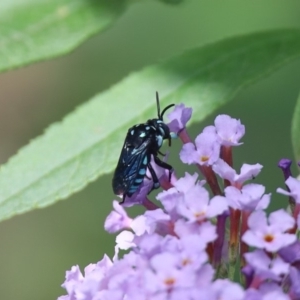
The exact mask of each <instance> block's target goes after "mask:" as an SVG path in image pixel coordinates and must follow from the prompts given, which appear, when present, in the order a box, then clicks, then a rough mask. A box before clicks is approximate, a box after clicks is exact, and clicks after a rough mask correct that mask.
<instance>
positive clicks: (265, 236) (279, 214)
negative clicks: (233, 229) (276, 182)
mask: <svg viewBox="0 0 300 300" xmlns="http://www.w3.org/2000/svg"><path fill="white" fill-rule="evenodd" d="M294 223H295V221H294V219H293V218H292V217H291V216H290V215H289V214H288V213H287V212H285V211H284V210H283V209H280V210H277V211H275V212H273V213H271V214H270V216H269V224H268V222H267V217H266V213H265V212H264V211H255V212H253V213H252V214H251V215H250V217H249V219H248V226H249V230H247V231H246V232H245V234H244V235H243V237H242V240H243V241H244V242H245V243H246V244H248V245H249V246H253V247H257V248H260V249H266V250H267V251H269V252H275V251H278V250H279V249H281V248H283V247H285V246H288V245H290V244H292V243H294V242H295V240H296V236H295V235H294V234H289V233H284V232H285V231H287V230H288V229H290V228H292V227H293V226H294Z"/></svg>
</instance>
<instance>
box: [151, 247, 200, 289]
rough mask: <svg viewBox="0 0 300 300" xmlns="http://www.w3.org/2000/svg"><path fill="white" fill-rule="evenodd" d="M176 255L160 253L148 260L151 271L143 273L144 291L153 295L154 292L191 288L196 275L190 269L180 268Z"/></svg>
mask: <svg viewBox="0 0 300 300" xmlns="http://www.w3.org/2000/svg"><path fill="white" fill-rule="evenodd" d="M179 265H180V259H179V257H178V255H176V254H172V253H161V254H157V255H155V256H153V257H152V259H151V260H150V266H151V269H148V270H146V272H145V287H146V290H148V291H150V292H152V293H154V292H156V291H166V292H167V291H171V290H173V289H177V288H190V287H193V285H194V284H195V280H196V276H195V275H196V274H195V272H194V271H193V270H192V269H191V268H182V269H180V268H179V267H178V266H179Z"/></svg>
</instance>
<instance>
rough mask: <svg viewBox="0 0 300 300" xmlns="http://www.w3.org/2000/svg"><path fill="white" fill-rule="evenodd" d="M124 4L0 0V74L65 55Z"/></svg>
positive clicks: (84, 0) (87, 0) (100, 0)
mask: <svg viewBox="0 0 300 300" xmlns="http://www.w3.org/2000/svg"><path fill="white" fill-rule="evenodd" d="M120 3H121V4H120ZM125 3H126V1H125V0H124V1H117V0H109V1H107V0H13V1H11V0H1V4H0V20H1V23H0V33H1V37H0V71H3V70H8V69H12V68H15V67H20V66H23V65H25V64H28V63H30V62H34V61H38V60H42V59H47V58H50V57H54V56H57V55H59V54H64V53H67V52H69V51H70V50H72V49H74V48H75V47H76V46H78V45H79V44H80V43H82V42H83V41H84V40H86V39H87V38H89V37H90V36H91V35H92V34H95V33H96V32H99V31H100V30H103V29H104V28H106V27H107V26H108V25H109V24H111V23H112V21H114V20H115V19H116V17H117V16H118V15H119V14H120V13H121V12H122V10H123V8H124V6H125Z"/></svg>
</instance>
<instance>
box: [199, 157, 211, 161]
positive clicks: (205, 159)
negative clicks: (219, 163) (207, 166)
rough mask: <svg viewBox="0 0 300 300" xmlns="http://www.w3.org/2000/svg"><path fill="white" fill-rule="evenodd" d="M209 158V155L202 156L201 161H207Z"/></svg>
mask: <svg viewBox="0 0 300 300" xmlns="http://www.w3.org/2000/svg"><path fill="white" fill-rule="evenodd" d="M208 160H209V157H208V156H201V159H200V161H202V162H206V161H208Z"/></svg>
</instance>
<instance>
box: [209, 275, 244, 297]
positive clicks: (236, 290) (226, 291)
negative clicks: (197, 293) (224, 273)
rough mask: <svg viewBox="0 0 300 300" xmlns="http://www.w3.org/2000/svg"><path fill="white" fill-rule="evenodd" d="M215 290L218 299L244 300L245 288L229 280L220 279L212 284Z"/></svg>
mask: <svg viewBox="0 0 300 300" xmlns="http://www.w3.org/2000/svg"><path fill="white" fill-rule="evenodd" d="M212 287H213V290H214V292H215V293H216V299H230V300H243V299H244V294H245V292H244V290H243V288H242V287H241V286H240V285H239V284H237V283H234V282H231V281H229V280H227V279H218V280H216V281H215V282H214V283H213V284H212Z"/></svg>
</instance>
